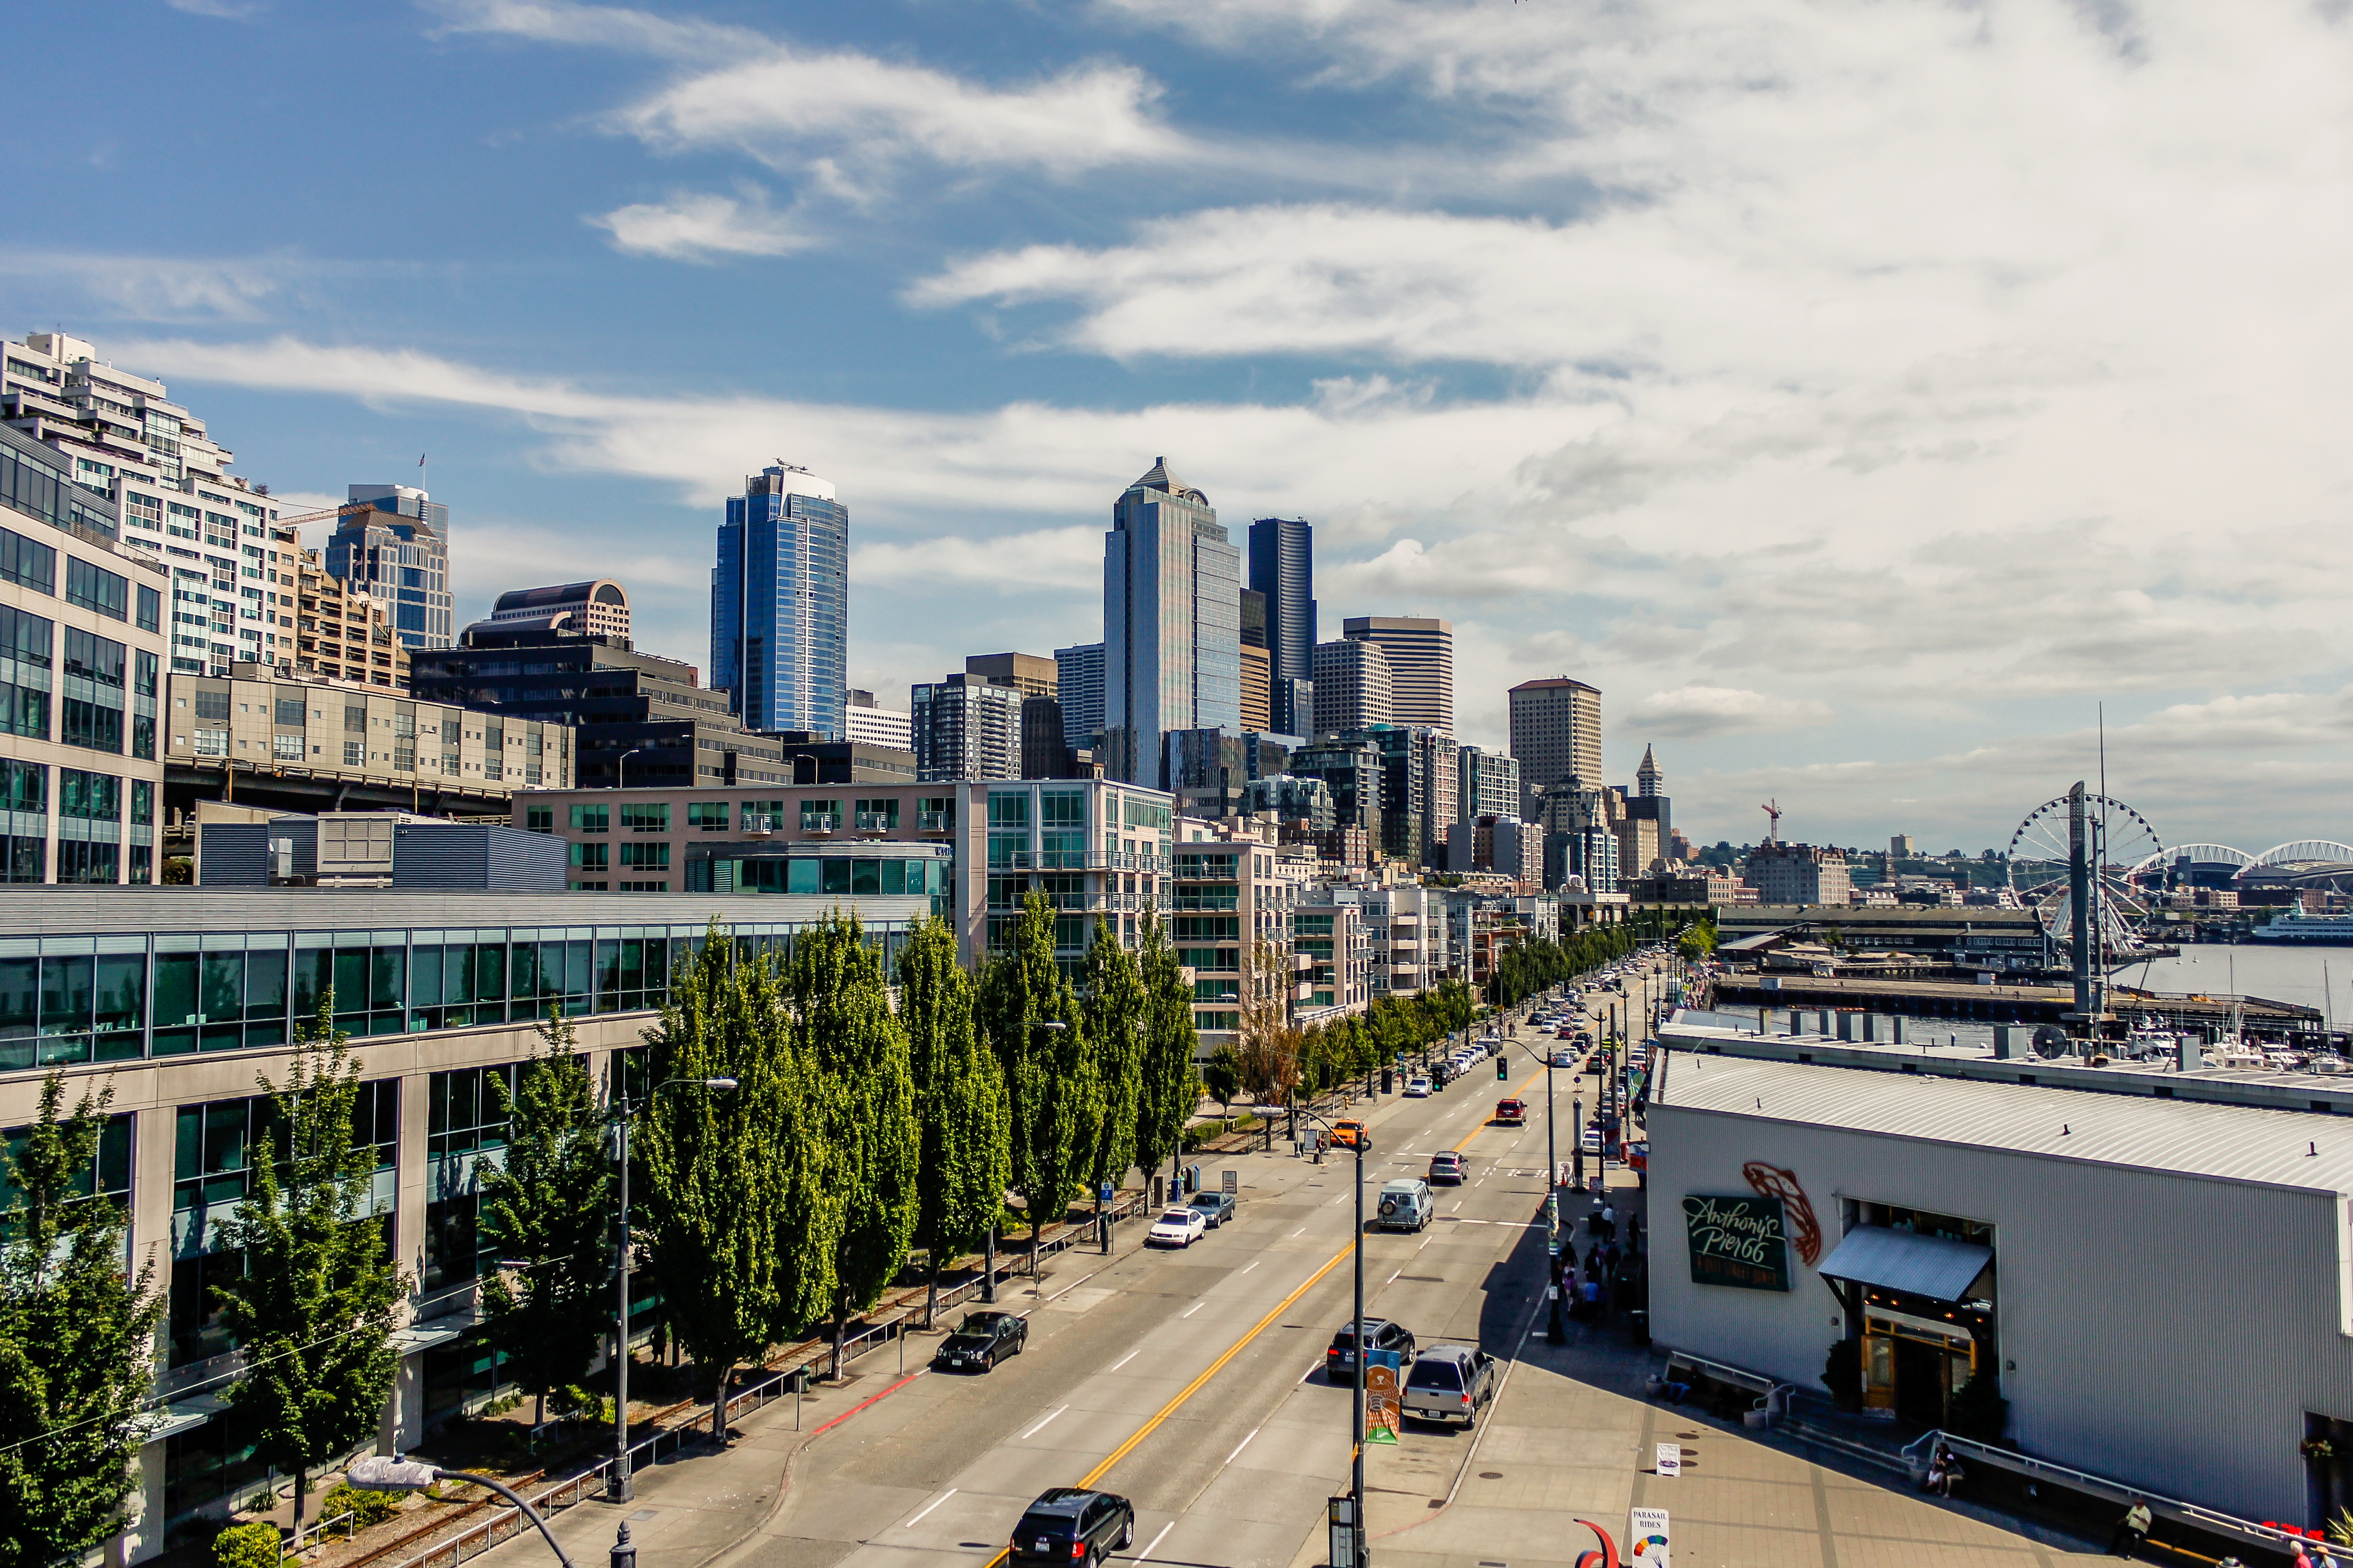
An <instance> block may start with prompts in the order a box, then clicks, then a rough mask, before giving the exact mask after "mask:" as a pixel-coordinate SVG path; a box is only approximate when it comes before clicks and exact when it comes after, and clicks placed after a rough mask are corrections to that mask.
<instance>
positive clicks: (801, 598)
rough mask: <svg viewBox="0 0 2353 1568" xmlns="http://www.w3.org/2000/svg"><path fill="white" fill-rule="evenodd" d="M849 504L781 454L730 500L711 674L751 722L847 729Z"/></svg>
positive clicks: (831, 731)
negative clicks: (782, 460) (790, 464)
mask: <svg viewBox="0 0 2353 1568" xmlns="http://www.w3.org/2000/svg"><path fill="white" fill-rule="evenodd" d="M711 679H712V684H713V685H715V686H723V687H725V688H726V689H728V691H729V692H730V693H731V694H732V695H731V696H730V698H729V706H730V707H731V708H733V710H734V711H735V712H736V713H738V714H740V715H742V717H743V721H744V728H745V729H747V730H760V731H784V730H800V731H809V732H811V733H813V734H818V735H823V736H825V737H827V738H828V739H831V740H837V741H838V740H840V739H841V738H842V728H843V720H842V716H841V711H842V708H843V706H844V704H845V701H846V698H845V696H844V693H845V692H847V691H848V689H849V509H847V508H846V507H844V506H843V505H842V504H841V502H840V501H839V500H838V499H836V498H835V496H834V493H833V486H832V484H831V483H830V482H828V481H827V480H825V479H818V477H817V476H816V475H815V474H812V473H810V472H809V471H808V470H807V468H792V467H788V466H786V465H785V464H781V463H780V464H776V465H775V466H773V467H771V468H764V469H762V470H761V471H760V472H758V473H756V474H754V475H752V476H750V477H749V478H747V479H744V493H743V494H742V495H740V496H731V497H729V498H728V500H727V521H725V522H723V523H722V524H721V525H720V528H719V564H718V565H717V566H716V567H715V568H713V569H712V574H711Z"/></svg>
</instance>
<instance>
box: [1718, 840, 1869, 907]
mask: <svg viewBox="0 0 2353 1568" xmlns="http://www.w3.org/2000/svg"><path fill="white" fill-rule="evenodd" d="M1741 878H1742V879H1743V880H1744V881H1746V883H1747V884H1748V885H1749V886H1750V887H1752V888H1754V889H1757V902H1758V903H1760V904H1844V903H1846V902H1848V901H1849V900H1850V899H1851V897H1852V891H1853V888H1852V882H1851V881H1850V880H1849V879H1848V877H1847V868H1846V851H1844V850H1843V849H1831V848H1818V847H1815V846H1813V845H1811V844H1786V843H1783V842H1781V841H1780V840H1778V839H1772V840H1767V842H1765V843H1763V844H1759V845H1758V846H1757V847H1756V848H1755V849H1752V850H1750V851H1749V854H1748V858H1747V860H1746V863H1745V864H1744V865H1743V866H1742V867H1741Z"/></svg>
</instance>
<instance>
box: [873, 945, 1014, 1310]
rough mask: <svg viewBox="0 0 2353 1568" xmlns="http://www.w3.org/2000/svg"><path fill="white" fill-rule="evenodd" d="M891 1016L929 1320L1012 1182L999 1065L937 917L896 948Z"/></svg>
mask: <svg viewBox="0 0 2353 1568" xmlns="http://www.w3.org/2000/svg"><path fill="white" fill-rule="evenodd" d="M899 1021H900V1023H901V1025H902V1026H903V1027H904V1028H905V1030H906V1032H907V1047H908V1066H909V1073H910V1076H911V1077H912V1078H913V1081H914V1094H915V1124H916V1130H917V1138H918V1141H919V1143H918V1147H919V1157H918V1159H917V1161H916V1164H915V1237H914V1239H915V1245H916V1246H918V1247H922V1248H923V1250H924V1253H925V1255H926V1257H927V1258H928V1259H929V1261H930V1268H929V1269H928V1273H929V1276H930V1293H929V1296H928V1297H927V1299H926V1300H925V1301H924V1305H923V1321H924V1322H925V1323H927V1324H928V1323H929V1322H931V1321H932V1320H933V1317H934V1313H935V1310H936V1308H937V1306H938V1303H939V1294H940V1270H941V1268H944V1266H945V1264H946V1262H947V1260H948V1258H951V1257H952V1256H953V1255H954V1254H955V1251H956V1250H957V1249H958V1248H960V1247H964V1246H965V1245H966V1244H968V1243H969V1242H971V1241H972V1240H973V1239H975V1238H976V1237H978V1236H979V1235H980V1233H981V1232H982V1231H983V1230H985V1229H987V1226H989V1224H990V1223H991V1222H992V1221H993V1220H995V1219H996V1217H997V1215H998V1214H999V1213H1000V1212H1002V1211H1003V1209H1004V1207H1005V1189H1006V1188H1007V1187H1008V1185H1010V1184H1011V1183H1012V1180H1013V1165H1012V1157H1011V1155H1010V1154H1009V1152H1008V1150H1007V1147H1006V1138H1007V1128H1006V1110H1005V1071H1004V1069H1003V1068H1001V1067H999V1066H998V1065H997V1058H996V1056H995V1055H994V1054H992V1053H991V1052H990V1051H989V1050H988V1048H987V1047H986V1046H985V1045H983V1044H982V1043H981V1039H980V1033H979V1031H978V1029H976V1027H975V1026H974V1023H973V985H972V976H971V974H970V973H968V972H966V971H965V967H964V966H963V965H962V964H960V963H957V962H956V939H955V930H954V929H953V928H952V927H950V926H949V925H948V923H947V922H946V921H943V920H938V919H932V920H927V921H923V924H921V925H919V926H917V927H916V928H915V931H914V934H913V937H912V938H910V940H909V941H908V942H907V945H906V946H905V947H904V948H902V950H901V951H900V953H899Z"/></svg>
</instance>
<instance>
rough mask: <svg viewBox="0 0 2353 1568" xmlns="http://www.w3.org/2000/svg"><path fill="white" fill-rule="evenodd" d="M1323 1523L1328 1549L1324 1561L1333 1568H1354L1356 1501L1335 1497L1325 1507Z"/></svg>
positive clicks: (1325, 1543)
mask: <svg viewBox="0 0 2353 1568" xmlns="http://www.w3.org/2000/svg"><path fill="white" fill-rule="evenodd" d="M1324 1523H1325V1530H1326V1538H1325V1541H1324V1545H1325V1546H1326V1547H1327V1548H1328V1550H1327V1552H1326V1553H1325V1556H1324V1561H1326V1562H1327V1563H1332V1564H1333V1568H1356V1499H1355V1498H1352V1497H1335V1498H1333V1499H1331V1500H1330V1501H1329V1502H1328V1503H1327V1504H1326V1505H1325V1510H1324Z"/></svg>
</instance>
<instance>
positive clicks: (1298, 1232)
mask: <svg viewBox="0 0 2353 1568" xmlns="http://www.w3.org/2000/svg"><path fill="white" fill-rule="evenodd" d="M1306 1234H1307V1227H1306V1226H1300V1227H1299V1228H1298V1229H1297V1230H1294V1231H1293V1232H1292V1233H1291V1239H1293V1241H1296V1240H1297V1239H1299V1237H1303V1236H1305V1235H1306Z"/></svg>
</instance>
